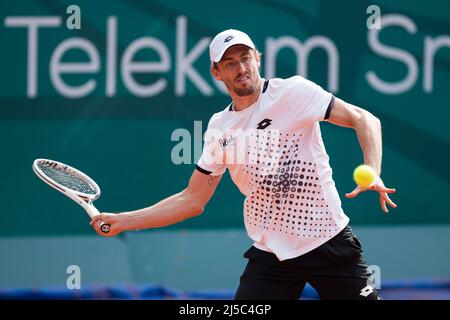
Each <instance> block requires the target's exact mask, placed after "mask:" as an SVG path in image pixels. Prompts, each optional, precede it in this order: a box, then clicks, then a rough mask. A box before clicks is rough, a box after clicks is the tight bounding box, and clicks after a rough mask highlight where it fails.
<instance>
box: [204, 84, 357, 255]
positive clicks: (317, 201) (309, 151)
mask: <svg viewBox="0 0 450 320" xmlns="http://www.w3.org/2000/svg"><path fill="white" fill-rule="evenodd" d="M263 80H264V79H263ZM261 90H262V92H261V94H260V96H259V98H258V100H257V101H256V102H255V103H254V104H252V105H251V106H249V107H247V108H246V109H244V110H242V111H234V110H233V108H232V106H231V105H230V106H228V107H227V108H226V109H225V110H223V111H221V112H218V113H216V114H214V115H213V116H212V117H211V119H210V121H209V124H208V129H207V131H206V133H205V144H204V147H203V153H202V156H201V157H200V159H199V161H198V163H197V169H198V170H199V171H201V172H203V173H205V174H211V175H222V174H223V173H224V172H225V170H226V169H228V171H229V173H230V176H231V178H232V180H233V182H234V183H235V184H236V185H237V186H238V188H239V190H240V191H241V192H242V193H243V194H244V195H245V197H246V198H245V202H244V222H245V227H246V230H247V233H248V235H249V237H250V238H251V239H252V240H253V241H254V246H255V247H257V248H258V249H261V250H265V251H268V252H273V253H274V254H275V255H276V256H277V257H278V259H279V260H286V259H290V258H294V257H297V256H300V255H302V254H305V253H307V252H309V251H311V250H313V249H315V248H317V247H318V246H320V245H321V244H323V243H325V242H326V241H328V240H329V239H331V238H332V237H334V236H335V235H336V234H338V233H339V232H340V231H341V230H342V229H343V228H344V227H345V226H346V225H347V224H348V222H349V218H348V217H347V216H346V215H345V213H344V212H343V211H342V208H341V201H340V198H339V195H338V192H337V190H336V187H335V184H334V181H333V179H332V170H331V167H330V165H329V162H328V160H329V157H328V155H327V153H326V151H325V147H324V145H323V141H322V136H321V133H320V126H319V121H321V120H326V118H327V117H328V115H329V112H330V110H331V107H332V101H333V100H334V97H333V96H332V94H331V93H329V92H326V91H325V90H323V89H322V88H321V87H320V86H318V85H316V84H314V83H313V82H311V81H309V80H307V79H304V78H302V77H300V76H294V77H291V78H289V79H271V80H270V81H268V80H265V81H264V85H263V86H262V89H261Z"/></svg>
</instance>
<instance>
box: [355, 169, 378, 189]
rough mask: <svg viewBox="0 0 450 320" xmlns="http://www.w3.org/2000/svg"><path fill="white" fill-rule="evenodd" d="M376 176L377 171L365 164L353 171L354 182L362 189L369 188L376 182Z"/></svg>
mask: <svg viewBox="0 0 450 320" xmlns="http://www.w3.org/2000/svg"><path fill="white" fill-rule="evenodd" d="M376 176H377V174H376V172H375V170H374V169H373V168H372V167H370V166H367V165H365V164H362V165H360V166H358V167H357V168H356V169H355V171H353V180H355V182H356V184H357V185H358V186H360V187H362V188H368V187H369V186H370V185H371V184H372V183H373V182H374V181H375V178H376Z"/></svg>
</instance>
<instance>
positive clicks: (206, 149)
mask: <svg viewBox="0 0 450 320" xmlns="http://www.w3.org/2000/svg"><path fill="white" fill-rule="evenodd" d="M214 123H215V121H214V117H213V118H211V120H210V121H209V123H208V128H207V129H206V132H205V137H204V144H203V151H202V155H201V156H200V159H199V160H198V162H197V166H196V169H197V170H198V171H200V172H201V173H204V174H207V175H212V176H220V175H222V174H224V172H225V170H226V164H225V163H224V162H223V158H222V156H221V154H222V153H221V152H220V141H219V140H220V138H221V132H220V131H219V130H218V129H217V128H215V127H214Z"/></svg>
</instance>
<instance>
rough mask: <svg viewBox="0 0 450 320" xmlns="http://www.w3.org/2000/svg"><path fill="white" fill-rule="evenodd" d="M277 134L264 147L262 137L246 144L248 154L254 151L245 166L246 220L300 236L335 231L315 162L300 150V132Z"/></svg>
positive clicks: (263, 226)
mask: <svg viewBox="0 0 450 320" xmlns="http://www.w3.org/2000/svg"><path fill="white" fill-rule="evenodd" d="M257 138H258V139H260V137H259V136H257ZM277 138H278V141H273V137H272V138H270V137H269V139H267V143H266V147H264V143H261V141H259V143H258V145H250V146H249V150H248V154H249V155H250V154H251V153H253V156H256V159H257V162H256V163H254V162H253V163H251V164H248V165H247V166H246V168H245V169H244V170H245V172H246V173H247V174H249V176H250V178H249V181H248V187H249V188H250V190H251V194H250V195H249V196H248V197H247V200H246V202H245V205H244V206H245V221H246V223H247V224H250V225H252V226H254V227H257V228H260V229H261V230H262V229H266V230H268V229H269V228H270V230H272V231H277V232H280V233H285V234H287V235H296V236H299V237H302V238H321V237H328V236H329V235H331V234H334V233H335V232H336V231H337V230H338V227H337V225H336V223H335V221H334V219H333V218H332V213H331V210H330V209H329V207H328V205H327V203H326V201H325V199H324V196H323V192H322V187H321V185H320V183H319V176H318V172H317V166H316V164H315V163H314V162H312V161H308V160H305V159H302V157H301V154H300V152H299V150H300V148H301V143H302V134H299V133H294V134H280V135H279V136H278V137H277ZM275 153H277V154H275ZM271 160H273V161H271Z"/></svg>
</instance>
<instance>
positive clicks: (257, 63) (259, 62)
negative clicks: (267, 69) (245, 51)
mask: <svg viewBox="0 0 450 320" xmlns="http://www.w3.org/2000/svg"><path fill="white" fill-rule="evenodd" d="M254 54H255V59H256V65H257V66H258V69H259V67H260V66H261V56H260V54H259V52H257V51H254Z"/></svg>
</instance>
